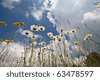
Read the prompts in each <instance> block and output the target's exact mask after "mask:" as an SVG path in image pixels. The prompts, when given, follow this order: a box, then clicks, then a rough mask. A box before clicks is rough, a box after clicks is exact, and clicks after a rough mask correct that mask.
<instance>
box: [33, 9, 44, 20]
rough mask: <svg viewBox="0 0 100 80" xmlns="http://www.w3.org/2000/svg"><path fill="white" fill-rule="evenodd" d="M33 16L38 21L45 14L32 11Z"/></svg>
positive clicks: (39, 11)
mask: <svg viewBox="0 0 100 80" xmlns="http://www.w3.org/2000/svg"><path fill="white" fill-rule="evenodd" d="M31 15H32V16H33V17H34V18H35V19H36V20H40V19H41V18H42V16H43V12H42V11H41V10H32V11H31Z"/></svg>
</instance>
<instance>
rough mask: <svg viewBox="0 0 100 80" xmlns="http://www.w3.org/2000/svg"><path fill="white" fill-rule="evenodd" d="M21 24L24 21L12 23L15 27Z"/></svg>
mask: <svg viewBox="0 0 100 80" xmlns="http://www.w3.org/2000/svg"><path fill="white" fill-rule="evenodd" d="M23 25H25V24H24V22H14V23H13V26H15V27H20V26H23Z"/></svg>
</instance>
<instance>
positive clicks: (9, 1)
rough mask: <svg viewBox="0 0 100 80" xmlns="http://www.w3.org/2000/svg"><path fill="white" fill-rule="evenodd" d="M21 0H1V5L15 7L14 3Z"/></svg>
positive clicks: (9, 7) (17, 3) (18, 2)
mask: <svg viewBox="0 0 100 80" xmlns="http://www.w3.org/2000/svg"><path fill="white" fill-rule="evenodd" d="M21 1H22V0H3V2H2V6H3V7H5V8H8V9H13V8H15V6H16V5H19V4H20V2H21Z"/></svg>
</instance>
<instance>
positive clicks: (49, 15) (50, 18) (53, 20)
mask: <svg viewBox="0 0 100 80" xmlns="http://www.w3.org/2000/svg"><path fill="white" fill-rule="evenodd" d="M47 18H48V19H49V21H50V22H51V23H53V25H54V26H55V24H56V22H55V19H54V17H53V15H52V13H51V12H48V13H47Z"/></svg>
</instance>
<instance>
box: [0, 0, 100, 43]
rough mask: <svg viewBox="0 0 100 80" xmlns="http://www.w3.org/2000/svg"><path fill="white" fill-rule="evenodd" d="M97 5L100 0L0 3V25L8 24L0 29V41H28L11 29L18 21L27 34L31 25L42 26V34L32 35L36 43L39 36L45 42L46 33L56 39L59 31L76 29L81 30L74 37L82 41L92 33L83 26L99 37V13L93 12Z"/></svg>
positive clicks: (17, 31)
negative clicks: (51, 34)
mask: <svg viewBox="0 0 100 80" xmlns="http://www.w3.org/2000/svg"><path fill="white" fill-rule="evenodd" d="M96 2H100V0H0V21H5V22H7V24H8V26H7V27H4V28H1V29H0V38H2V39H14V40H15V41H16V42H20V41H21V42H24V41H27V39H28V38H26V37H25V36H23V35H22V34H21V33H20V29H18V28H15V27H13V26H12V23H14V22H17V21H19V22H24V23H25V25H24V26H23V28H22V30H26V29H27V30H30V26H31V25H36V26H44V27H45V28H46V30H45V31H44V32H34V33H35V34H36V35H38V38H37V39H36V40H37V41H39V36H42V38H43V41H47V42H48V41H49V38H48V36H47V33H48V32H53V33H54V35H57V34H58V33H59V30H60V29H61V28H63V29H64V30H65V31H68V30H70V29H71V28H77V27H78V28H80V31H78V32H77V35H79V37H80V38H82V39H83V36H85V35H86V34H87V33H92V32H91V31H90V30H88V29H87V28H86V27H85V26H84V24H88V26H89V27H90V28H91V29H92V30H94V32H96V33H97V34H100V32H99V31H100V27H99V26H100V22H99V21H100V10H99V9H96V5H94V3H96ZM68 20H69V21H70V23H71V25H69V24H68ZM92 34H93V33H92ZM96 39H98V37H96ZM98 40H99V39H98Z"/></svg>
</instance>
